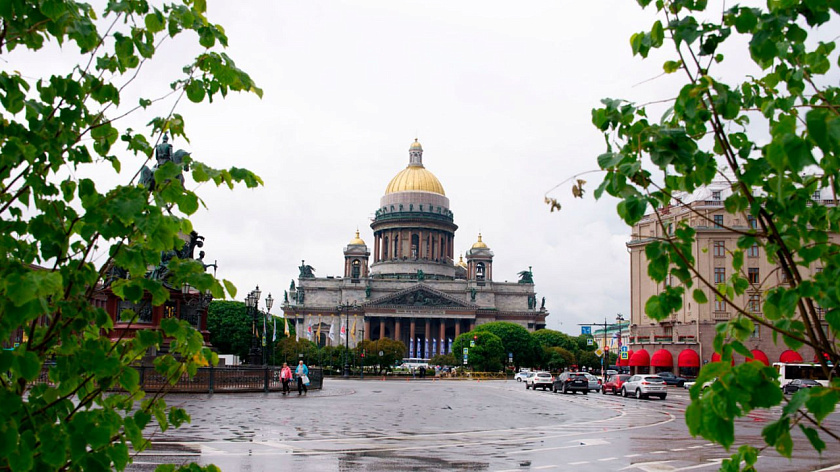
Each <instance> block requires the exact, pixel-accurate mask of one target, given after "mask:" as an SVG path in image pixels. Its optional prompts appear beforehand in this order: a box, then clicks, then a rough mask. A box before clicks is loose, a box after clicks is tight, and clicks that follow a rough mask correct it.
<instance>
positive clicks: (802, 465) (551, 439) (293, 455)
mask: <svg viewBox="0 0 840 472" xmlns="http://www.w3.org/2000/svg"><path fill="white" fill-rule="evenodd" d="M167 402H168V403H169V404H170V405H179V406H182V407H184V408H186V409H187V411H188V412H189V413H191V414H192V419H193V421H192V424H189V425H185V426H183V427H182V428H179V429H177V430H170V431H167V432H166V433H160V432H157V433H156V434H154V436H153V442H154V447H153V448H152V449H151V450H147V451H145V452H143V453H142V454H139V455H138V456H136V457H135V463H134V465H132V466H130V467H129V470H151V469H153V468H154V466H155V465H156V464H159V463H165V462H171V463H189V462H198V463H201V464H216V465H218V466H219V467H221V468H222V470H226V471H228V470H230V471H233V470H246V471H248V470H249V471H262V470H296V471H302V470H313V471H332V470H371V471H397V470H436V471H440V470H492V471H503V470H508V471H513V470H516V471H523V470H565V469H569V468H571V469H573V470H576V471H601V470H610V471H618V470H627V471H648V472H653V471H662V472H664V471H684V470H700V471H713V470H716V469H717V468H718V467H719V464H720V461H721V460H722V459H724V458H726V457H728V456H729V454H728V453H727V452H726V451H724V450H723V449H722V448H721V447H719V446H716V445H713V444H711V443H709V442H708V441H705V440H703V439H701V438H692V437H691V436H690V435H689V434H688V431H687V428H686V426H685V424H684V419H683V414H684V411H685V407H686V405H687V404H688V392H687V391H686V390H683V389H678V388H674V387H671V388H669V394H668V398H667V399H666V400H664V401H663V400H658V399H655V400H636V399H634V398H622V397H620V396H612V395H601V394H600V393H598V394H594V393H590V394H589V395H586V396H584V395H582V394H575V395H563V394H559V393H558V394H554V393H550V392H543V391H531V390H525V386H524V384H522V383H517V382H514V381H482V382H477V381H432V380H423V381H420V380H411V381H380V380H365V381H359V380H335V379H327V381H326V382H325V389H324V390H323V391H313V392H311V393H310V394H309V395H307V396H298V395H297V393H294V394H293V395H291V396H288V397H286V396H283V395H281V394H279V393H271V394H267V395H264V394H240V395H231V394H226V395H219V394H217V395H213V396H207V395H200V396H199V395H173V396H170V397H167ZM775 414H777V412H776V411H759V412H754V413H753V414H751V415H750V417H749V418H746V419H745V420H742V421H741V422H739V424H738V426H737V428H736V437H738V438H739V439H742V440H743V439H748V440H749V441H750V442H751V443H752V444H763V443H762V442H761V439H760V437H761V436H760V435H761V428H763V427H764V426H765V425H766V424H767V422H768V421H770V420H772V418H773V417H774V415H775ZM828 422H829V423H830V425H831V426H833V427H834V428H838V427H840V415H838V414H837V413H835V414H833V415H832V416H830V417H829V419H828ZM826 442H828V443H829V447H828V452H826V453H825V454H824V455H823V457H822V458H820V456H819V455H818V454H817V453H816V452H813V451H812V450H811V449H810V446H809V445H808V444H807V443H806V441H805V439H804V437H803V436H801V435H797V436H795V444H796V450H795V454H794V459H793V460H792V461H789V460H788V459H785V458H781V457H780V456H779V455H778V454H777V453H776V452H775V451H769V450H768V451H763V452H762V454H761V456H760V458H759V461H758V469H759V470H773V471H776V470H778V471H794V470H795V471H800V470H801V471H805V470H808V471H813V470H840V467H838V466H837V465H838V464H840V448H837V447H835V445H834V444H831V442H830V440H829V439H826Z"/></svg>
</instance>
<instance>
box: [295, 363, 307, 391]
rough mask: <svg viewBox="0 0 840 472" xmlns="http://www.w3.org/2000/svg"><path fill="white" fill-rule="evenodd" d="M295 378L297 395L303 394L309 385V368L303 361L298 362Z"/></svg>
mask: <svg viewBox="0 0 840 472" xmlns="http://www.w3.org/2000/svg"><path fill="white" fill-rule="evenodd" d="M295 377H297V385H298V395H300V394H301V393H303V394H305V393H306V386H307V385H309V367H306V364H304V363H303V361H300V362H298V366H297V369H295ZM304 377H306V378H304Z"/></svg>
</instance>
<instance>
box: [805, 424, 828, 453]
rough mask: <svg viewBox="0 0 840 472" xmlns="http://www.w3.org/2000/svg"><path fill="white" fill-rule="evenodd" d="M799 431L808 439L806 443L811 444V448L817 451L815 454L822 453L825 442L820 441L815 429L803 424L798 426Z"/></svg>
mask: <svg viewBox="0 0 840 472" xmlns="http://www.w3.org/2000/svg"><path fill="white" fill-rule="evenodd" d="M799 429H801V430H802V432H803V433H805V437H806V438H808V441H810V442H811V446H813V447H814V449H816V450H817V452H819V453H822V452H823V451H824V450H825V447H826V446H825V442H824V441H823V440H822V439H820V434H819V433H818V432H817V430H816V429H814V428H811V427H809V426H805V425H803V424H800V425H799Z"/></svg>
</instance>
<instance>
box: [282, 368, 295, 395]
mask: <svg viewBox="0 0 840 472" xmlns="http://www.w3.org/2000/svg"><path fill="white" fill-rule="evenodd" d="M280 381H281V382H283V395H285V394H287V393H289V382H291V381H292V369H290V368H289V364H286V363H285V362H284V363H283V368H282V369H280Z"/></svg>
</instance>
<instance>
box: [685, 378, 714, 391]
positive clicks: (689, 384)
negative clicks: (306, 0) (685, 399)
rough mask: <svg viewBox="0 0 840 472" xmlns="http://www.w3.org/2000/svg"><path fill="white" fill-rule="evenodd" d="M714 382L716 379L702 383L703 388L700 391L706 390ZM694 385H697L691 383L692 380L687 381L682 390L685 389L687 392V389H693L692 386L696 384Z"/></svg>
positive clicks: (693, 382)
mask: <svg viewBox="0 0 840 472" xmlns="http://www.w3.org/2000/svg"><path fill="white" fill-rule="evenodd" d="M716 380H717V379H712V380H709V381H708V382H704V383H703V388H702V389H701V390H706V389H707V388H709V387H711V386H712V384H713V383H715V381H716ZM696 383H697V382H695V381H693V380H688V381H686V382H685V383H684V384H683V388H684V389H686V390H688V389H690V388H691V387H693V386H694V384H696Z"/></svg>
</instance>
